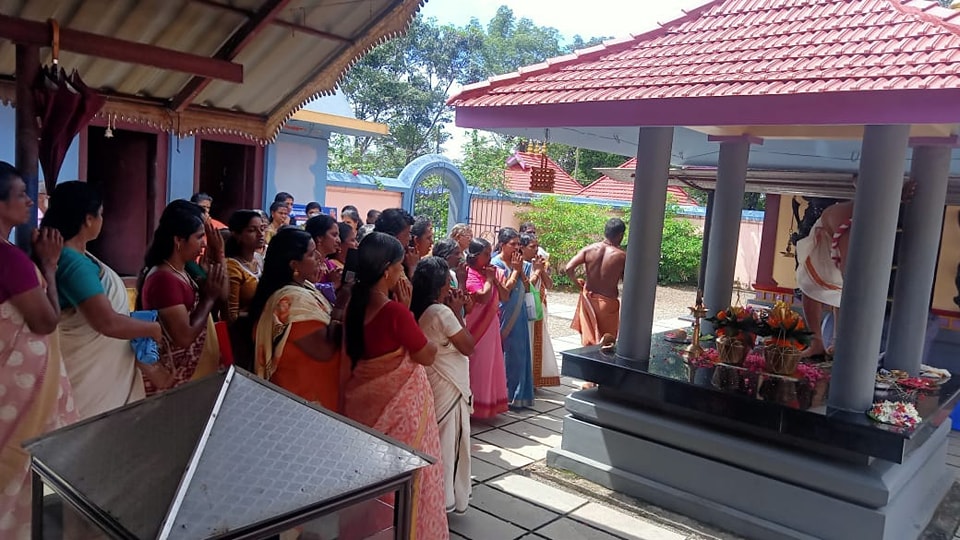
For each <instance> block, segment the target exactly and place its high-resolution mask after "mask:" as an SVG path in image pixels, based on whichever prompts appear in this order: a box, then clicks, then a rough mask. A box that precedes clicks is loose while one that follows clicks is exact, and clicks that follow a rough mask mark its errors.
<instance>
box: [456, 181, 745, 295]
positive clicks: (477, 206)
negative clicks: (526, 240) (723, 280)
mask: <svg viewBox="0 0 960 540" xmlns="http://www.w3.org/2000/svg"><path fill="white" fill-rule="evenodd" d="M529 209H530V205H527V204H513V203H510V202H506V201H505V202H497V201H493V200H488V199H480V198H474V199H473V200H471V201H470V222H471V224H472V225H473V228H474V234H478V232H479V234H482V235H483V236H484V237H485V238H487V239H488V240H490V239H491V238H492V234H493V233H494V232H495V230H496V229H499V228H500V227H514V228H517V227H519V226H520V219H519V218H518V217H517V214H518V213H521V212H524V211H527V210H529ZM684 219H687V220H688V221H690V222H691V223H693V224H694V226H696V227H697V228H698V229H700V230H701V231H703V223H704V219H703V218H702V217H686V218H684ZM762 233H763V223H762V222H754V221H742V222H741V223H740V241H739V245H738V246H737V269H736V272H735V273H734V279H736V280H739V281H740V283H742V284H743V286H744V287H745V288H748V287H750V286H751V285H752V284H753V283H754V282H755V281H756V279H757V264H758V262H759V259H760V241H761V236H762ZM488 235H489V236H488Z"/></svg>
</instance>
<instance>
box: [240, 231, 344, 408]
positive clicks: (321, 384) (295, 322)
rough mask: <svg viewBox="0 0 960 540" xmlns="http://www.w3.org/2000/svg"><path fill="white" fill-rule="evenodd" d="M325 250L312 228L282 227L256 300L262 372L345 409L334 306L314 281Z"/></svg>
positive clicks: (274, 380)
mask: <svg viewBox="0 0 960 540" xmlns="http://www.w3.org/2000/svg"><path fill="white" fill-rule="evenodd" d="M320 264H321V261H320V254H319V253H317V251H316V244H315V243H314V241H313V239H312V238H310V233H308V232H306V231H302V230H300V229H294V228H286V229H282V230H280V232H278V233H277V235H276V236H274V237H273V241H272V242H270V247H268V248H267V256H266V259H265V260H264V268H263V275H262V276H261V278H260V282H259V283H258V284H257V292H256V294H255V295H254V297H253V301H252V302H251V305H250V316H251V317H256V319H253V320H256V321H257V326H256V335H255V341H256V372H257V376H259V377H261V378H264V379H266V380H268V381H270V382H272V383H274V384H276V385H277V386H280V387H281V388H284V389H286V390H289V391H290V392H293V393H294V394H296V395H298V396H300V397H302V398H303V399H305V400H307V401H312V402H314V403H319V404H320V405H322V406H323V407H325V408H327V409H330V410H332V411H337V412H339V411H340V410H341V407H340V390H341V388H342V387H343V380H344V379H345V374H346V373H345V371H342V367H343V366H342V363H341V361H340V358H341V355H340V351H339V350H338V348H337V346H336V345H335V344H333V343H331V342H330V340H328V339H327V326H328V325H329V324H330V311H331V309H332V307H333V306H331V305H330V303H329V302H328V301H327V299H326V298H324V297H323V295H322V294H320V291H318V290H317V288H316V287H314V286H313V282H314V281H316V279H317V275H318V271H319V267H320Z"/></svg>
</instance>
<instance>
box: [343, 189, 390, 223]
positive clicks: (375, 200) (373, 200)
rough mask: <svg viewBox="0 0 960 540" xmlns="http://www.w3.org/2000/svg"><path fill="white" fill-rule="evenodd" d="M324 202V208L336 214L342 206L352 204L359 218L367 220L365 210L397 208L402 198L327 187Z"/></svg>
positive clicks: (379, 193)
mask: <svg viewBox="0 0 960 540" xmlns="http://www.w3.org/2000/svg"><path fill="white" fill-rule="evenodd" d="M324 200H325V204H324V206H333V207H335V208H336V209H337V211H338V212H339V211H340V209H341V208H343V207H344V206H346V205H348V204H352V205H354V206H356V207H357V209H358V210H360V218H361V219H367V210H383V209H384V208H399V207H400V205H401V203H402V202H403V197H402V195H401V194H399V193H396V192H393V191H379V190H374V189H354V188H343V187H336V186H327V197H326V199H324Z"/></svg>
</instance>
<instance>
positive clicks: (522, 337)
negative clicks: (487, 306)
mask: <svg viewBox="0 0 960 540" xmlns="http://www.w3.org/2000/svg"><path fill="white" fill-rule="evenodd" d="M497 243H498V244H499V246H500V253H499V254H497V256H496V257H494V258H493V260H492V261H491V264H492V265H494V266H496V267H497V268H498V269H500V270H501V273H500V286H501V287H502V288H503V289H504V290H505V291H508V292H509V298H508V299H507V300H506V301H501V302H500V337H501V340H502V341H503V357H504V360H505V363H506V367H507V399H508V400H509V404H510V407H512V408H524V407H532V406H533V362H532V358H531V357H530V325H529V324H528V321H527V310H526V306H525V304H524V296H525V295H526V293H527V292H528V291H529V290H530V277H529V276H530V271H531V265H530V263H529V262H524V261H523V256H522V254H521V252H520V233H518V232H517V231H516V230H515V229H513V228H510V227H505V228H503V229H501V230H500V233H499V235H498V237H497ZM503 296H504V295H501V298H503Z"/></svg>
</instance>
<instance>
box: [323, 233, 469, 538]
mask: <svg viewBox="0 0 960 540" xmlns="http://www.w3.org/2000/svg"><path fill="white" fill-rule="evenodd" d="M358 255H359V265H358V267H359V270H358V272H357V283H356V285H354V289H353V297H352V299H351V301H350V305H349V307H348V308H347V320H346V324H345V328H346V344H347V354H348V355H349V356H350V360H351V362H352V366H353V371H352V373H351V376H350V379H349V381H347V386H346V388H345V389H344V414H346V416H347V417H349V418H351V419H353V420H356V421H357V422H360V423H361V424H363V425H365V426H367V427H370V428H373V429H375V430H377V431H379V432H381V433H383V434H384V435H387V436H389V437H393V438H394V439H397V440H399V441H400V442H402V443H404V444H406V445H408V446H411V447H412V448H414V449H416V450H418V451H420V452H423V453H425V454H427V455H429V456H431V457H433V458H435V459H436V462H435V463H434V464H433V465H431V466H429V467H426V468H424V469H421V470H420V471H418V472H417V474H416V476H415V478H414V490H413V504H412V508H413V516H412V521H411V523H412V526H411V538H414V539H422V540H443V539H446V538H449V537H450V533H449V529H448V527H447V514H446V506H445V500H444V487H443V464H442V463H441V460H440V455H441V452H440V431H439V428H438V425H437V414H436V409H435V407H434V403H433V391H432V390H431V388H430V382H429V380H428V379H427V374H426V371H425V370H424V366H425V365H430V364H432V363H433V362H434V360H435V358H436V353H437V347H436V345H434V344H433V343H432V342H430V341H429V340H427V338H426V336H424V334H423V332H422V331H421V330H420V327H419V326H418V325H417V321H416V320H415V319H414V317H413V313H411V312H410V308H409V306H410V299H411V292H412V291H411V288H410V283H409V282H408V281H407V280H405V279H401V277H403V276H404V268H403V256H404V248H403V246H402V245H401V244H400V242H399V241H398V240H397V239H396V238H394V237H392V236H389V235H386V234H383V233H377V232H374V233H370V234H369V235H367V236H365V237H364V238H363V241H362V242H360V248H359V253H358ZM391 292H392V293H393V294H394V296H395V297H396V298H397V300H396V301H395V300H390V296H389V295H390V293H391ZM385 502H387V503H388V504H390V503H392V498H389V497H388V498H385ZM362 518H363V519H364V521H365V522H366V524H369V523H371V522H374V521H376V522H378V523H382V524H384V525H387V526H389V524H390V523H391V519H392V516H391V515H390V513H389V512H368V513H366V514H365V515H364V516H362ZM341 525H343V522H341ZM347 528H351V529H352V526H351V527H342V528H341V532H342V533H343V532H344V531H345V529H347ZM342 536H343V535H342Z"/></svg>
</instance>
